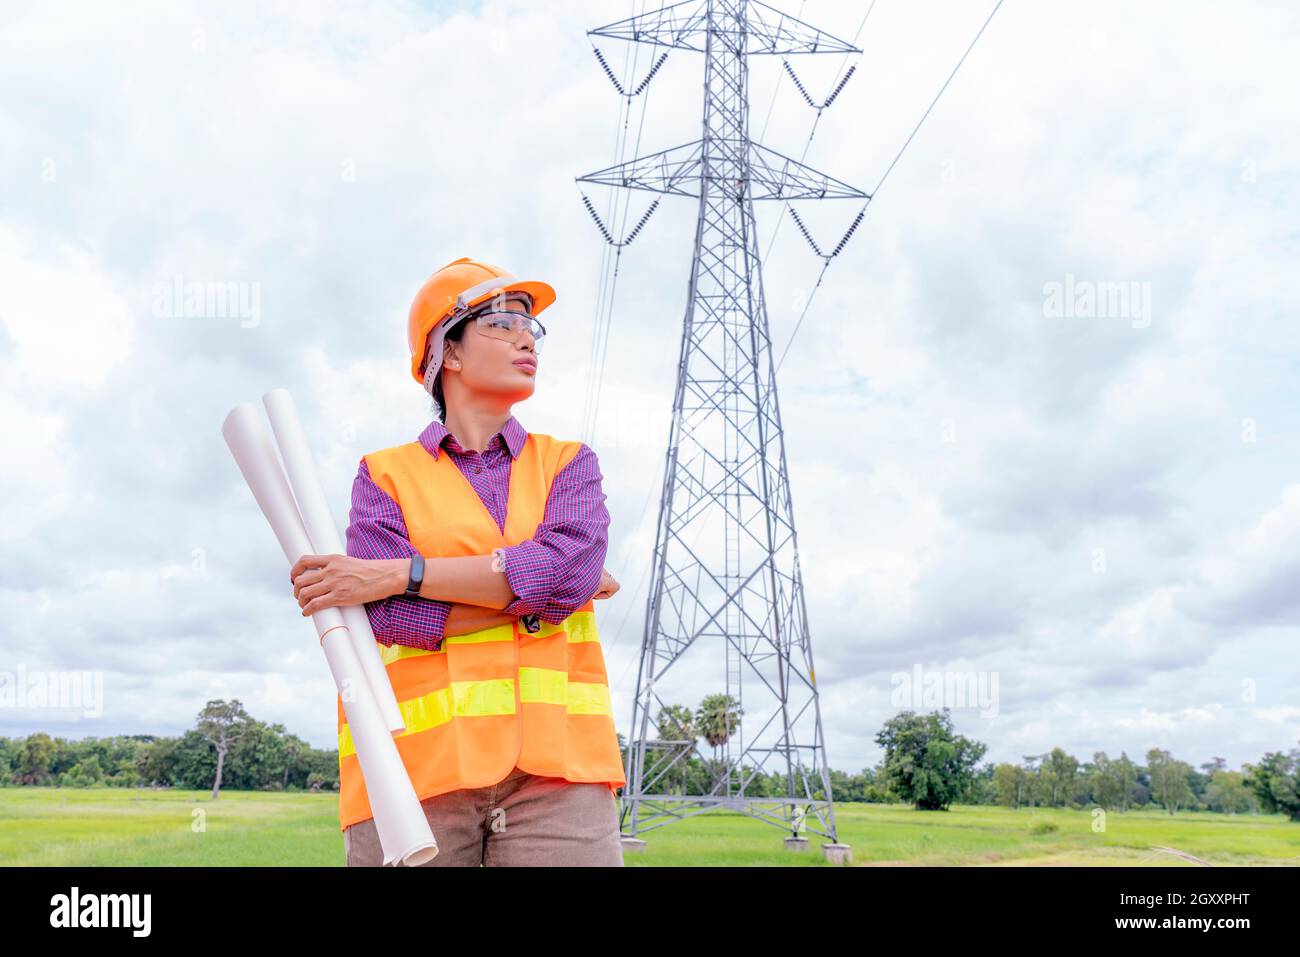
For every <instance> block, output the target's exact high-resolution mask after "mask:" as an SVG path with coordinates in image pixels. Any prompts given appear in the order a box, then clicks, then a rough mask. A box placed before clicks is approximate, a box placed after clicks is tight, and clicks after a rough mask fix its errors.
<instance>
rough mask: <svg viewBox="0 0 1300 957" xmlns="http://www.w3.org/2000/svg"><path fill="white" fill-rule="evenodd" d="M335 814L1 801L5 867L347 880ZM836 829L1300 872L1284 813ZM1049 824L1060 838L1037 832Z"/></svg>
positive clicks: (861, 845)
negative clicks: (287, 871) (328, 869)
mask: <svg viewBox="0 0 1300 957" xmlns="http://www.w3.org/2000/svg"><path fill="white" fill-rule="evenodd" d="M337 814H338V797H337V795H333V794H328V795H327V794H320V795H313V794H276V793H266V792H240V791H226V792H224V793H223V794H222V795H221V797H220V798H219V799H218V800H216V801H213V800H211V799H210V796H209V794H208V792H206V791H172V792H168V791H151V790H138V791H137V790H132V789H120V790H119V789H107V788H106V789H86V790H82V789H71V788H31V787H24V788H0V865H9V866H13V865H182V866H191V865H201V866H226V865H305V866H338V867H341V866H343V837H342V834H341V832H340V831H339V828H338V817H337ZM836 820H837V822H838V824H839V832H840V840H841V841H843V842H845V843H847V844H850V845H851V846H852V848H853V863H854V865H855V866H887V865H905V864H927V865H931V864H937V865H1012V866H1018V865H1029V866H1039V865H1048V866H1075V865H1084V866H1105V867H1110V866H1135V865H1143V866H1145V865H1152V866H1169V867H1194V866H1197V865H1195V864H1192V863H1190V862H1188V861H1186V860H1184V859H1182V858H1179V857H1176V856H1174V855H1171V854H1167V853H1163V852H1159V851H1155V850H1152V849H1151V848H1152V845H1163V846H1166V847H1172V848H1176V849H1178V850H1180V851H1184V852H1186V853H1188V854H1191V855H1193V856H1195V857H1198V858H1200V859H1202V860H1205V861H1209V862H1210V863H1213V864H1215V865H1218V866H1260V865H1263V866H1291V867H1294V866H1297V865H1300V824H1293V823H1290V822H1289V821H1287V819H1286V818H1284V817H1282V816H1281V815H1276V814H1274V815H1260V816H1257V817H1252V816H1249V815H1245V816H1237V817H1225V816H1224V815H1221V814H1206V813H1201V814H1193V813H1188V814H1177V815H1174V816H1172V817H1171V816H1170V815H1168V814H1165V813H1163V812H1157V811H1129V812H1128V813H1125V814H1118V813H1112V814H1110V815H1108V819H1107V825H1106V830H1105V832H1104V833H1094V832H1093V830H1092V817H1091V815H1090V814H1089V813H1088V812H1086V811H1065V810H1055V809H1052V810H1043V809H1036V810H1032V811H1031V810H1027V809H1022V810H1019V811H1009V810H1006V809H1003V808H989V807H977V806H961V807H956V808H953V809H952V810H950V811H946V812H919V811H913V810H912V809H911V808H909V807H905V806H903V805H881V804H845V805H837V806H836ZM1043 822H1050V823H1054V824H1056V825H1057V830H1055V831H1049V832H1047V833H1033V830H1034V828H1035V826H1036V825H1041V824H1042V823H1043ZM435 836H436V835H435ZM641 837H642V838H643V839H644V840H645V841H646V842H647V847H646V851H645V853H644V854H627V855H626V857H625V860H626V863H627V864H628V865H629V866H642V865H650V866H653V865H660V866H665V865H667V866H692V865H706V866H777V867H779V866H785V867H791V866H818V867H824V866H830V865H826V864H825V863H824V862H823V861H822V855H821V850H820V845H821V843H822V839H821V838H819V837H817V836H816V835H809V842H808V844H809V849H808V851H807V852H803V853H796V852H791V851H787V850H785V849H784V847H783V846H782V837H783V834H782V832H780V831H778V830H777V829H776V828H774V827H772V826H771V825H767V824H764V823H761V822H759V821H755V820H752V819H749V818H746V817H743V816H741V815H738V814H734V813H730V812H718V811H714V812H710V813H708V814H705V815H701V816H699V817H694V818H691V819H689V820H686V821H683V822H680V823H675V824H670V825H668V826H666V827H663V828H660V829H657V830H654V831H650V832H646V833H643V834H642V835H641Z"/></svg>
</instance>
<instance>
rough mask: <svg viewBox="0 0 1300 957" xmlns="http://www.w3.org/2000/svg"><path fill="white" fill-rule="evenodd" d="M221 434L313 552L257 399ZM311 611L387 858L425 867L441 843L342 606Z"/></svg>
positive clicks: (280, 523) (281, 525)
mask: <svg viewBox="0 0 1300 957" xmlns="http://www.w3.org/2000/svg"><path fill="white" fill-rule="evenodd" d="M221 434H222V435H223V436H225V439H226V444H227V445H229V446H230V452H231V454H232V455H233V456H234V457H235V462H236V463H237V464H238V465H239V471H240V472H242V473H243V475H244V480H245V481H246V482H247V483H248V487H249V488H250V489H251V490H252V492H253V497H254V498H255V499H256V500H257V504H258V506H259V507H260V508H261V509H262V514H263V515H265V516H266V520H267V521H268V522H270V523H271V528H272V530H273V531H274V532H275V537H276V538H277V539H279V542H280V547H281V548H282V549H283V550H284V555H285V558H287V559H288V560H289V562H290V563H293V562H296V561H297V560H298V558H299V557H300V556H302V555H305V554H309V553H310V552H311V544H310V540H309V539H308V537H307V530H306V528H305V527H304V526H303V523H302V517H301V516H300V515H299V514H298V508H297V506H296V505H295V504H294V500H293V494H292V493H291V492H290V491H289V483H288V481H287V480H286V479H285V477H284V472H283V471H281V469H280V463H279V462H278V461H277V460H276V457H275V449H274V448H273V447H272V445H271V436H270V433H268V432H267V430H266V427H265V426H264V425H263V424H262V421H261V419H260V418H259V417H258V414H257V409H256V407H255V406H254V405H253V404H252V403H251V402H241V403H240V404H239V405H237V406H236V407H235V408H234V409H232V410H231V412H230V414H229V415H227V416H226V420H225V422H223V423H222V425H221ZM311 617H312V623H313V624H314V625H315V626H316V633H317V634H318V635H320V639H321V648H322V649H323V650H324V652H325V660H326V661H327V662H328V663H329V668H330V674H331V675H332V676H333V677H334V684H335V686H336V687H337V688H338V689H339V697H340V698H341V699H342V701H343V710H344V713H345V714H346V715H347V719H348V726H349V727H350V728H351V731H352V738H353V741H354V743H355V747H356V751H357V762H358V763H359V764H360V765H361V774H362V777H363V778H364V779H365V782H366V794H367V796H368V797H369V799H370V810H371V812H372V813H373V815H374V819H375V830H376V831H377V833H378V836H379V842H380V845H381V846H382V847H383V850H384V863H385V864H392V863H394V862H395V861H399V860H400V861H401V862H402V863H403V864H404V865H406V866H407V867H417V866H419V865H420V864H423V863H425V862H426V861H429V860H432V859H433V858H434V857H435V856H436V855H437V853H438V843H437V841H435V840H434V837H433V832H432V831H431V830H430V829H429V821H428V818H426V817H425V814H424V809H423V808H422V807H421V806H420V799H419V797H418V796H417V795H416V793H415V788H414V786H412V784H411V778H410V775H408V774H407V773H406V767H405V765H403V764H402V758H401V755H400V754H398V751H397V742H395V741H394V740H393V736H392V734H390V733H389V731H388V728H387V727H385V721H384V718H383V715H382V713H381V712H380V710H379V705H378V704H377V703H376V702H375V699H374V697H373V695H372V694H371V693H370V684H369V682H368V681H367V680H366V676H365V672H364V671H363V670H362V668H361V662H360V661H359V660H358V659H357V655H356V652H355V651H354V650H353V646H352V640H351V636H350V635H349V633H348V629H347V626H346V625H345V624H344V623H343V616H342V614H341V613H340V612H339V610H338V608H337V607H331V608H324V609H322V610H321V611H318V612H316V613H315V614H314V615H312V616H311Z"/></svg>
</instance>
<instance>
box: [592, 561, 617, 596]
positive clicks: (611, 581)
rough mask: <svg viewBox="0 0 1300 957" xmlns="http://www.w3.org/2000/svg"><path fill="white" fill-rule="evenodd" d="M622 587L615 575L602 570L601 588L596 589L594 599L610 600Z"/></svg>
mask: <svg viewBox="0 0 1300 957" xmlns="http://www.w3.org/2000/svg"><path fill="white" fill-rule="evenodd" d="M620 587H621V586H620V585H619V583H618V579H616V578H615V577H614V576H613V575H611V574H610V573H609V572H608V571H606V570H605V569H604V568H602V569H601V570H600V587H599V588H597V589H596V594H594V595H592V596H591V597H592V598H608V597H609V596H610V595H612V594H614V592H616V591H618V590H619V588H620Z"/></svg>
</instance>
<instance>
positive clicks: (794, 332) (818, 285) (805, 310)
mask: <svg viewBox="0 0 1300 957" xmlns="http://www.w3.org/2000/svg"><path fill="white" fill-rule="evenodd" d="M873 5H874V4H873ZM1001 6H1002V0H998V2H997V3H995V4H994V5H993V10H992V11H991V12H990V13H989V15H988V17H987V18H986V19H985V20H984V24H983V26H981V27H980V28H979V31H978V32H977V33H976V34H975V39H973V40H971V42H970V45H969V46H968V47H966V52H965V53H963V54H962V55H961V59H960V60H958V61H957V65H956V66H955V67H953V68H952V72H951V73H949V74H948V79H946V80H944V81H943V86H941V87H939V92H938V93H936V94H935V95H934V99H933V100H931V101H930V105H929V106H928V107H926V109H925V112H924V113H923V114H921V119H920V120H919V121H918V122H917V124H916V126H915V127H914V128H913V129H912V133H911V135H910V136H908V138H907V140H906V141H904V143H903V145H902V147H901V148H900V149H899V151H898V153H897V154H895V156H894V160H893V162H891V163H890V164H889V167H888V168H887V169H886V170H885V173H884V175H883V176H881V177H880V182H878V183H876V188H875V189H873V190H872V191H871V199H875V197H876V194H878V193H879V192H880V187H881V186H883V185H884V184H885V180H886V179H888V178H889V174H890V173H891V172H893V169H894V167H895V166H896V165H897V164H898V161H899V159H901V158H902V156H903V152H904V151H905V150H906V149H907V147H908V145H909V144H910V143H911V142H912V139H913V138H914V137H915V136H916V134H917V131H919V130H920V129H921V124H922V123H924V122H925V119H926V117H928V116H929V115H930V111H931V110H933V109H934V106H935V104H936V103H938V102H939V97H941V96H943V91H944V90H946V89H948V84H949V83H951V82H952V79H953V77H955V76H956V75H957V71H958V70H960V69H961V65H962V64H963V63H965V62H966V57H968V56H969V55H970V51H971V50H973V49H975V44H976V43H978V42H979V38H980V37H981V36H983V34H984V30H985V29H986V28H987V27H988V25H989V23H991V22H992V20H993V14H995V13H997V12H998V8H999V7H1001ZM870 12H871V11H870V10H868V11H867V13H868V14H870ZM864 22H865V21H864ZM871 199H869V200H867V202H866V203H864V204H863V206H862V211H861V212H866V210H867V207H868V206H869V205H871ZM830 264H831V257H825V262H823V263H822V270H821V272H820V273H819V274H818V276H817V282H816V284H815V285H814V286H813V289H812V292H811V293H809V295H808V301H807V302H805V303H804V307H803V312H802V313H800V315H799V320H798V322H796V323H795V324H794V329H793V330H791V332H790V339H789V341H787V342H786V344H785V348H784V349H783V350H782V351H781V358H780V359H778V360H777V363H776V368H777V370H778V371H779V370H780V368H781V363H783V362H785V356H786V353H788V352H789V351H790V346H791V345H792V344H793V343H794V338H795V336H796V335H797V334H798V332H799V327H800V326H801V325H803V320H804V317H805V316H806V315H808V307H809V306H811V305H812V301H813V297H814V296H816V295H817V290H818V289H819V288H821V284H822V277H824V276H825V275H826V270H827V269H828V268H830Z"/></svg>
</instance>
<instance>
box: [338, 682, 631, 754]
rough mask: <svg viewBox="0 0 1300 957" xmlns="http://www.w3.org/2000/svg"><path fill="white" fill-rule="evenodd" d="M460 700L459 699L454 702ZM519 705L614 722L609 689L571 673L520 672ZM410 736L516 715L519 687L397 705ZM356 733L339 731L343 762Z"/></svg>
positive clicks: (448, 691)
mask: <svg viewBox="0 0 1300 957" xmlns="http://www.w3.org/2000/svg"><path fill="white" fill-rule="evenodd" d="M453 696H454V699H453ZM519 700H520V701H521V702H527V703H529V704H553V705H560V706H563V708H564V709H565V711H566V712H567V713H568V714H604V715H610V716H612V715H613V713H614V709H613V707H612V706H611V704H610V697H609V686H608V685H606V684H604V683H601V682H587V681H570V680H569V675H568V673H567V672H564V671H560V670H558V669H555V668H520V669H519ZM397 706H398V708H400V709H401V712H402V718H403V720H404V721H405V724H406V731H405V732H403V733H402V734H399V735H398V736H397V737H399V738H402V737H405V736H406V735H408V734H418V733H420V732H421V731H428V730H429V729H430V728H433V727H436V726H437V725H440V724H443V723H445V722H447V721H449V720H451V718H452V717H457V718H460V717H480V716H483V715H499V714H514V713H515V683H514V680H513V679H511V678H493V679H490V680H486V681H457V682H454V683H453V684H452V686H451V687H450V688H441V689H439V690H437V691H430V692H429V693H428V694H425V695H420V696H419V697H418V698H408V699H407V700H406V701H399V702H398V704H397ZM356 750H357V749H356V747H355V746H354V745H353V743H352V729H351V728H350V727H349V726H348V725H347V724H344V725H343V727H342V728H340V729H339V760H340V761H342V760H343V759H344V758H345V757H347V756H348V755H349V754H355V753H356Z"/></svg>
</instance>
